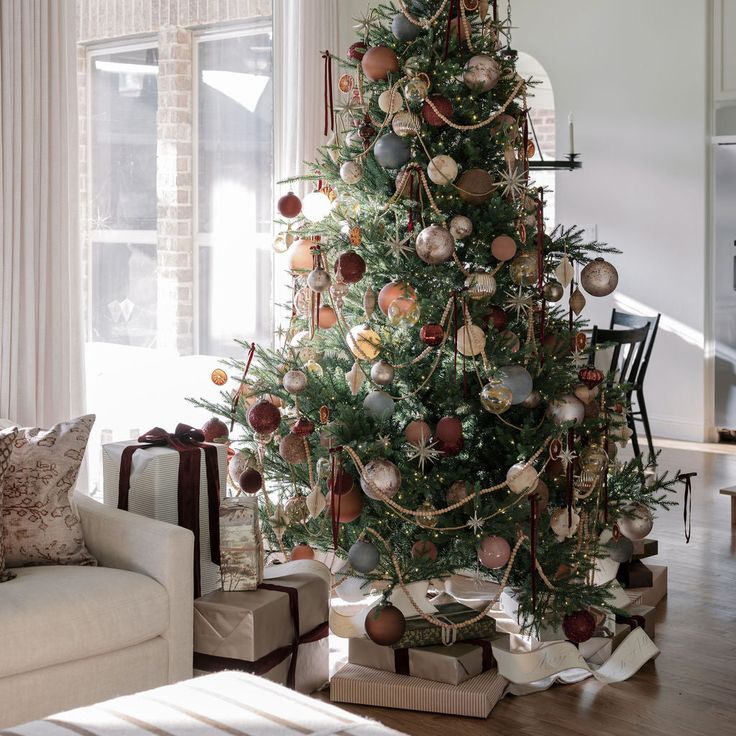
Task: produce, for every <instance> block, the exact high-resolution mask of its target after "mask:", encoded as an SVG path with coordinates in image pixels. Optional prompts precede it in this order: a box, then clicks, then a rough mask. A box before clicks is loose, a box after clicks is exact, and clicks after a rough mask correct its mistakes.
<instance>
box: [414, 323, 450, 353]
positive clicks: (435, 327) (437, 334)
mask: <svg viewBox="0 0 736 736" xmlns="http://www.w3.org/2000/svg"><path fill="white" fill-rule="evenodd" d="M444 338H445V330H444V329H443V327H442V325H440V324H437V323H436V322H430V323H428V324H426V325H422V329H421V330H419V339H420V340H421V341H422V342H423V343H424V344H425V345H429V346H430V347H433V348H435V347H437V346H438V345H441V344H442V340H444Z"/></svg>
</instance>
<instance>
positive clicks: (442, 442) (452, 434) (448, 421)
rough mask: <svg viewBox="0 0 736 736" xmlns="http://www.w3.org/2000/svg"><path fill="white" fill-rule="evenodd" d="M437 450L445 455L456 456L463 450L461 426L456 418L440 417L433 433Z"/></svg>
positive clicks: (463, 441) (463, 442)
mask: <svg viewBox="0 0 736 736" xmlns="http://www.w3.org/2000/svg"><path fill="white" fill-rule="evenodd" d="M434 439H435V442H436V443H437V449H438V450H439V451H440V452H442V453H444V454H445V455H457V454H459V453H460V451H461V450H462V449H463V445H464V444H465V440H464V438H463V424H462V422H461V421H460V420H459V419H458V418H457V417H442V419H440V420H439V422H437V427H436V429H435V431H434Z"/></svg>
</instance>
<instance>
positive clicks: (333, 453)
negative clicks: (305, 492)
mask: <svg viewBox="0 0 736 736" xmlns="http://www.w3.org/2000/svg"><path fill="white" fill-rule="evenodd" d="M339 452H342V445H341V446H340V447H331V448H330V480H329V483H328V484H327V487H328V488H330V521H331V522H332V547H333V549H337V541H338V539H339V537H340V506H341V505H342V493H336V492H335V490H336V488H337V471H338V469H339V468H338V461H337V454H338V453H339Z"/></svg>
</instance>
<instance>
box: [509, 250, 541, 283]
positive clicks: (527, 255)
mask: <svg viewBox="0 0 736 736" xmlns="http://www.w3.org/2000/svg"><path fill="white" fill-rule="evenodd" d="M509 274H510V275H511V280H512V281H513V282H514V283H515V284H519V285H520V286H529V285H531V284H533V283H534V282H536V280H537V278H538V276H539V271H538V270H537V256H536V254H534V253H532V252H531V251H528V250H525V251H522V252H521V253H519V255H518V256H516V258H514V260H513V261H511V263H510V264H509Z"/></svg>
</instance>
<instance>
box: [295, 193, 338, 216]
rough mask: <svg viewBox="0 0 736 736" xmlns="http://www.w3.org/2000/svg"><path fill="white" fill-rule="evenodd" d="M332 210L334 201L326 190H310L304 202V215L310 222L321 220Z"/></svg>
mask: <svg viewBox="0 0 736 736" xmlns="http://www.w3.org/2000/svg"><path fill="white" fill-rule="evenodd" d="M331 211H332V201H331V200H330V198H329V197H328V196H327V195H326V194H325V193H324V192H310V193H309V194H307V196H306V197H304V202H302V212H303V213H304V217H306V218H307V220H309V221H310V222H321V221H322V220H324V219H325V217H327V215H329V214H330V212H331Z"/></svg>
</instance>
